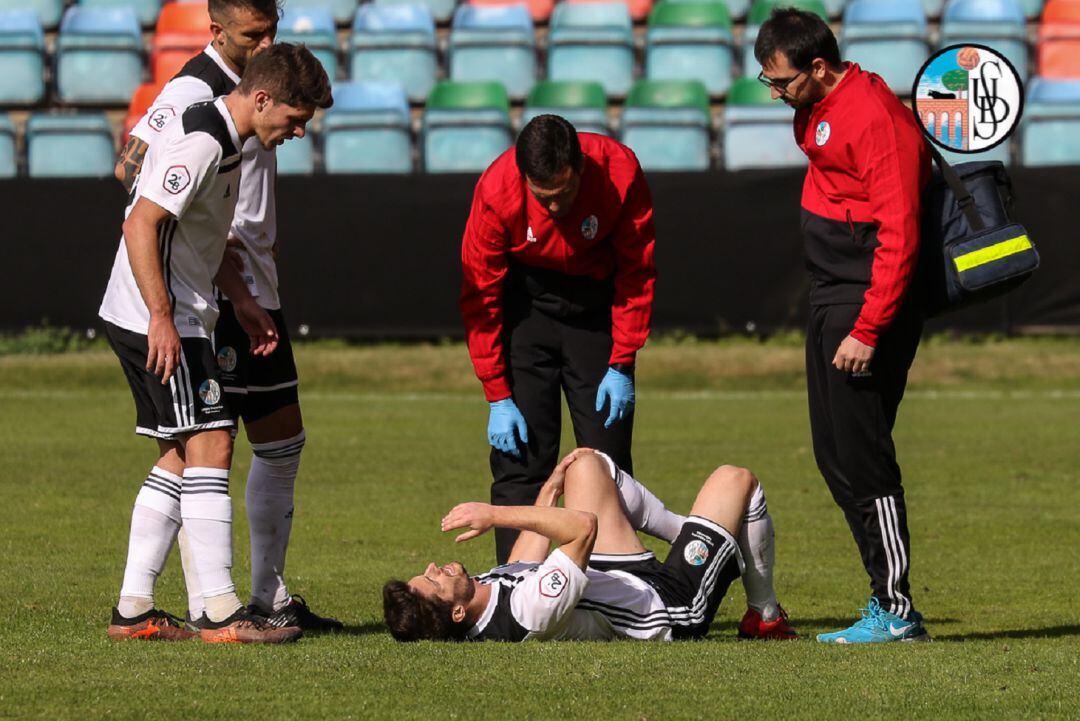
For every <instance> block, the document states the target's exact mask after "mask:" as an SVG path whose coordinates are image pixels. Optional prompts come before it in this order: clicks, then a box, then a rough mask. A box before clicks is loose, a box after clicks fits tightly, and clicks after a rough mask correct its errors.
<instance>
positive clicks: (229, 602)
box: [180, 467, 243, 621]
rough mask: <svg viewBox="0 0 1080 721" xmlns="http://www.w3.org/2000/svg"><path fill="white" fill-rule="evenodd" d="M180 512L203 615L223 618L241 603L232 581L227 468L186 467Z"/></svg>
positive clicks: (230, 504) (230, 511)
mask: <svg viewBox="0 0 1080 721" xmlns="http://www.w3.org/2000/svg"><path fill="white" fill-rule="evenodd" d="M180 513H181V515H182V516H183V522H184V530H185V532H186V533H187V538H188V543H189V544H190V546H191V556H192V560H193V561H194V566H195V569H196V571H197V573H198V574H199V586H200V588H201V590H202V595H203V603H205V604H206V614H207V615H208V616H209V617H210V620H211V621H224V620H225V619H226V618H228V617H229V616H231V615H232V614H233V612H234V611H236V610H237V609H239V608H241V606H242V605H243V604H241V603H240V599H239V598H238V597H237V596H236V586H235V585H234V584H233V581H232V501H231V500H230V499H229V471H228V469H226V468H198V467H192V468H185V469H184V485H183V493H181V495H180Z"/></svg>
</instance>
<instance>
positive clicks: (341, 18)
mask: <svg viewBox="0 0 1080 721" xmlns="http://www.w3.org/2000/svg"><path fill="white" fill-rule="evenodd" d="M356 4H357V0H288V2H286V3H285V11H286V12H288V11H289V10H307V9H309V8H322V9H324V10H329V11H330V17H332V18H334V22H335V23H336V24H338V25H348V24H349V23H350V22H351V21H352V19H353V15H354V14H355V13H356Z"/></svg>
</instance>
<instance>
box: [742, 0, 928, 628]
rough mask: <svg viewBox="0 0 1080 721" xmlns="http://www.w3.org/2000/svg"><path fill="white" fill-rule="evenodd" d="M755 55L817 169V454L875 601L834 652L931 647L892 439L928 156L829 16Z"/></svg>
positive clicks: (782, 35)
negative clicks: (912, 570) (845, 48)
mask: <svg viewBox="0 0 1080 721" xmlns="http://www.w3.org/2000/svg"><path fill="white" fill-rule="evenodd" d="M754 54H755V56H756V57H757V59H758V62H760V63H761V65H762V68H763V70H762V72H761V74H760V75H759V79H760V80H761V81H762V82H764V83H765V84H766V85H768V86H769V88H771V90H772V95H773V98H778V99H780V100H783V101H784V102H785V103H787V104H788V105H790V106H791V107H793V108H795V109H796V110H795V140H796V142H797V143H798V144H799V147H800V148H802V150H803V152H805V153H806V155H807V157H808V158H809V160H810V164H809V168H808V170H807V173H806V182H805V183H804V185H803V193H802V231H803V238H804V241H805V246H806V253H807V257H808V260H809V268H810V275H811V286H810V323H809V327H808V329H807V335H806V376H807V388H808V394H809V405H810V426H811V431H812V435H813V442H814V456H815V458H816V459H817V464H818V468H819V469H820V470H821V473H822V475H823V476H824V477H825V481H826V483H827V484H828V486H829V490H830V491H831V493H832V496H833V498H834V500H835V501H836V503H837V504H838V505H839V506H840V508H841V509H843V511H844V516H845V517H846V519H847V522H848V525H849V526H850V528H851V532H852V535H853V536H854V537H855V542H856V543H857V545H858V547H859V552H860V554H861V556H862V562H863V566H864V567H865V569H866V572H867V574H868V575H869V576H870V587H871V594H872V595H871V597H870V602H869V604H868V607H867V609H865V610H864V613H863V618H862V619H861V620H860V621H858V622H857V623H855V624H854V625H853V626H852V627H851V628H848V629H846V630H843V631H839V632H836V633H828V634H821V635H819V636H818V640H819V641H824V642H828V643H877V642H883V641H919V640H925V639H927V638H928V636H927V633H926V630H925V628H923V625H922V615H921V614H919V612H918V611H916V610H915V608H914V605H913V604H912V600H911V591H910V584H909V581H908V568H909V562H910V561H909V559H910V558H911V547H910V539H909V534H908V527H907V509H906V506H905V503H904V489H903V487H902V486H901V483H900V467H899V465H898V464H897V462H896V449H895V446H894V445H893V439H892V429H893V425H894V423H895V422H896V412H897V409H898V408H899V405H900V400H901V398H902V397H903V395H904V386H905V385H906V383H907V373H908V368H910V366H911V363H912V361H913V359H914V358H915V351H916V349H917V348H918V345H919V337H920V335H921V333H922V324H923V313H922V311H921V309H920V305H921V303H920V295H921V294H920V293H919V292H918V289H917V288H916V289H915V290H913V287H914V286H915V285H916V283H915V271H916V262H917V258H918V252H919V223H920V212H921V211H920V196H921V193H922V189H923V188H924V187H925V185H926V183H927V181H928V180H929V178H930V165H931V163H930V153H929V150H928V148H927V146H926V141H925V140H924V139H923V137H922V133H921V131H920V129H919V126H918V124H917V122H916V120H915V117H914V116H913V114H912V113H911V111H910V110H909V109H908V108H907V106H905V105H904V104H903V103H902V102H900V100H899V99H898V98H897V97H896V96H895V95H894V94H893V93H892V91H890V90H889V88H888V86H887V85H886V84H885V82H884V81H883V80H882V79H881V78H880V77H878V76H877V75H874V74H873V73H869V72H866V71H864V70H862V69H861V68H860V67H859V66H858V65H856V64H855V63H844V62H841V60H840V52H839V50H838V48H837V44H836V38H835V37H833V34H832V31H831V30H829V27H828V25H826V24H825V22H824V21H823V20H821V18H819V17H818V16H817V15H814V14H813V13H808V12H803V11H800V10H795V9H783V10H777V11H774V12H773V14H772V16H771V17H770V18H769V19H768V20H767V21H766V22H765V23H764V24H763V25H762V26H761V31H760V32H759V34H758V37H757V41H756V44H755V46H754Z"/></svg>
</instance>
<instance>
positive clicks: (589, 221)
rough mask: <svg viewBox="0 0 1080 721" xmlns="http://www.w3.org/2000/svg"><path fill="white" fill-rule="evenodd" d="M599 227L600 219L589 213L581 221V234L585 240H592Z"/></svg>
mask: <svg viewBox="0 0 1080 721" xmlns="http://www.w3.org/2000/svg"><path fill="white" fill-rule="evenodd" d="M599 228H600V221H598V220H597V219H596V216H595V215H590V216H589V217H588V218H586V219H585V220H583V221H581V234H582V235H584V236H585V240H592V239H593V238H595V237H596V231H597V230H598V229H599Z"/></svg>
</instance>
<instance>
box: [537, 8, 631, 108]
mask: <svg viewBox="0 0 1080 721" xmlns="http://www.w3.org/2000/svg"><path fill="white" fill-rule="evenodd" d="M547 62H548V78H549V79H550V80H595V81H597V82H599V83H601V84H602V85H603V86H604V91H605V92H606V93H607V94H608V95H616V96H620V97H621V96H623V95H626V93H627V91H628V90H630V84H631V82H633V77H634V36H633V27H632V25H631V21H630V14H629V12H628V11H627V9H626V5H624V4H623V3H620V2H602V3H577V4H569V3H560V4H558V5H556V6H555V12H554V13H553V14H552V16H551V31H550V32H549V33H548V60H547Z"/></svg>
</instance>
